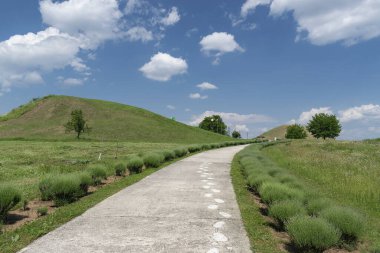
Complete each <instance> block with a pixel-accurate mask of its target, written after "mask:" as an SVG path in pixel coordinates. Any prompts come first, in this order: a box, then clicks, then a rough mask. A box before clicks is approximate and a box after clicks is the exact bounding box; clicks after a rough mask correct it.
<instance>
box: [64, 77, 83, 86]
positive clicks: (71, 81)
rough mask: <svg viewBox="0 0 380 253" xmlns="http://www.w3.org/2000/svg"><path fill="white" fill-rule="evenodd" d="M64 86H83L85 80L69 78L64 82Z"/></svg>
mask: <svg viewBox="0 0 380 253" xmlns="http://www.w3.org/2000/svg"><path fill="white" fill-rule="evenodd" d="M62 84H63V85H64V86H81V85H83V84H84V80H83V79H78V78H67V79H64V80H62Z"/></svg>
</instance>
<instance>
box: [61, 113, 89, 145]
mask: <svg viewBox="0 0 380 253" xmlns="http://www.w3.org/2000/svg"><path fill="white" fill-rule="evenodd" d="M64 126H65V128H66V132H72V131H75V133H76V134H77V139H79V137H80V135H81V134H82V133H88V132H90V130H91V129H90V127H89V126H88V125H87V123H86V120H85V119H84V118H83V112H82V110H74V111H72V112H71V120H70V121H68V122H67V123H66V124H65V125H64Z"/></svg>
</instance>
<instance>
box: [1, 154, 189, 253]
mask: <svg viewBox="0 0 380 253" xmlns="http://www.w3.org/2000/svg"><path fill="white" fill-rule="evenodd" d="M194 154H196V153H192V154H189V155H187V156H185V157H182V158H178V159H175V160H172V161H170V162H166V163H163V164H162V165H161V166H160V167H158V168H149V169H146V170H144V171H143V172H142V173H140V174H133V175H131V176H128V177H125V178H122V179H121V180H120V181H116V182H115V183H112V184H109V185H106V186H105V187H103V188H100V189H99V190H97V191H96V192H94V193H92V194H90V195H88V196H85V197H83V198H81V199H80V200H78V201H77V202H74V203H71V204H69V205H66V206H63V207H60V208H58V209H57V210H56V211H55V212H54V213H52V214H50V215H47V216H43V217H41V218H40V219H37V220H35V221H33V222H30V223H27V224H25V225H24V226H21V227H20V228H18V229H16V230H14V231H10V232H6V233H4V234H1V235H0V245H1V249H0V252H1V253H12V252H17V251H18V250H20V249H22V248H24V247H25V246H27V245H28V244H30V243H31V242H32V241H34V240H36V239H37V238H38V237H41V236H42V235H45V234H47V233H48V232H50V231H52V230H54V229H55V228H57V227H59V226H61V225H62V224H64V223H66V222H68V221H70V220H71V219H73V218H75V217H77V216H79V215H81V214H82V213H84V212H85V211H86V210H87V209H89V208H91V207H93V206H94V205H96V204H97V203H99V202H101V201H102V200H104V199H106V198H107V197H109V196H111V195H113V194H115V193H117V192H119V191H120V190H122V189H124V188H125V187H127V186H130V185H132V184H134V183H136V182H138V181H140V180H141V179H143V178H145V177H146V176H148V175H150V174H152V173H154V172H156V171H158V170H160V169H161V168H163V167H165V166H167V165H169V164H171V163H174V162H176V161H178V160H181V159H183V158H186V157H188V156H191V155H194Z"/></svg>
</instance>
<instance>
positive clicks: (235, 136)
mask: <svg viewBox="0 0 380 253" xmlns="http://www.w3.org/2000/svg"><path fill="white" fill-rule="evenodd" d="M232 138H235V139H241V134H240V133H239V132H238V131H236V130H234V131H233V132H232Z"/></svg>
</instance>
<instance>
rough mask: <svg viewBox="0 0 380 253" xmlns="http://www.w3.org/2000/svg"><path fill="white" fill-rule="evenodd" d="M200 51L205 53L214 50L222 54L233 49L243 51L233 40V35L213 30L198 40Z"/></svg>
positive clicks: (233, 50)
mask: <svg viewBox="0 0 380 253" xmlns="http://www.w3.org/2000/svg"><path fill="white" fill-rule="evenodd" d="M199 44H200V45H201V51H202V52H205V53H211V52H215V53H216V54H219V55H222V54H225V53H231V52H235V51H241V52H242V51H244V49H243V48H242V47H240V46H239V44H238V43H237V42H236V41H235V37H234V36H233V35H231V34H229V33H225V32H214V33H212V34H209V35H207V36H205V37H203V38H202V40H201V41H200V42H199Z"/></svg>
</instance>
